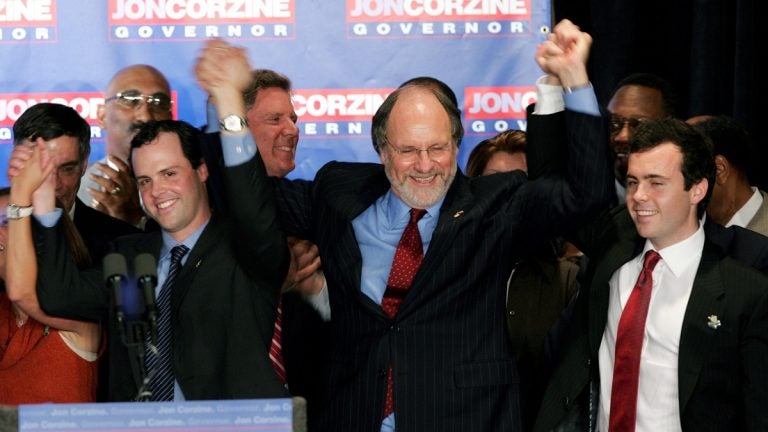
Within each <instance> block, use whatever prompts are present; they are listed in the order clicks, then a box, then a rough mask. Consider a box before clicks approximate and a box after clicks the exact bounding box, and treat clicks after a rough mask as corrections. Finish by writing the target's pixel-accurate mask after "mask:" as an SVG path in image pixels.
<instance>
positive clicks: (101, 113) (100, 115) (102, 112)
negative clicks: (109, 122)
mask: <svg viewBox="0 0 768 432" xmlns="http://www.w3.org/2000/svg"><path fill="white" fill-rule="evenodd" d="M106 106H107V103H106V102H104V103H103V104H101V105H99V108H98V109H97V110H96V118H97V119H98V120H99V127H100V128H102V129H104V118H105V117H106V116H107V110H106Z"/></svg>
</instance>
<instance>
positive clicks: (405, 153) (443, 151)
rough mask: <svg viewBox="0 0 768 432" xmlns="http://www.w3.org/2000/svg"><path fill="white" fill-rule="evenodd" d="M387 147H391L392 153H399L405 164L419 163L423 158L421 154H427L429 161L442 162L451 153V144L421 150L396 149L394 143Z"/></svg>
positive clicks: (414, 148) (409, 148) (412, 148)
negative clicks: (420, 158)
mask: <svg viewBox="0 0 768 432" xmlns="http://www.w3.org/2000/svg"><path fill="white" fill-rule="evenodd" d="M387 145H388V146H389V147H391V148H392V151H394V152H395V153H397V154H398V155H399V156H400V158H401V159H402V160H403V161H404V162H415V161H417V160H418V159H419V157H420V156H421V152H426V153H427V157H428V158H429V160H431V161H434V162H439V161H441V160H442V159H443V158H445V157H446V156H448V154H450V153H451V146H450V144H436V145H433V146H430V147H428V148H425V149H420V148H416V147H405V148H398V147H395V145H394V144H392V143H387Z"/></svg>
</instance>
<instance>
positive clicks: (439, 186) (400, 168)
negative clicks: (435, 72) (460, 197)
mask: <svg viewBox="0 0 768 432" xmlns="http://www.w3.org/2000/svg"><path fill="white" fill-rule="evenodd" d="M386 135H387V142H388V143H387V145H384V146H383V147H382V148H381V153H380V157H381V162H382V163H383V164H384V169H385V172H386V174H387V178H389V182H390V183H391V185H392V190H393V192H394V193H395V195H397V196H398V197H399V198H400V199H401V200H403V202H405V203H406V204H407V205H408V206H410V207H412V208H419V209H425V208H428V207H431V206H433V205H435V204H436V203H437V202H438V201H440V200H441V199H442V198H443V197H444V196H445V194H446V193H447V192H448V188H450V186H451V182H453V178H454V176H455V175H456V169H457V165H456V154H457V153H458V148H457V146H456V143H454V141H453V138H452V136H451V123H450V119H449V117H448V113H447V112H446V111H445V108H443V106H442V105H441V104H440V102H439V101H438V100H437V98H436V97H435V95H434V94H433V93H432V92H430V91H428V90H425V89H422V88H418V87H413V88H410V89H407V90H405V91H404V92H403V93H402V94H401V95H400V96H399V98H398V99H397V102H395V105H394V106H393V107H392V112H391V113H390V115H389V120H388V122H387V128H386ZM395 149H400V150H401V151H402V150H404V149H416V152H415V153H416V154H415V157H413V155H412V156H410V157H409V156H406V155H405V154H403V153H402V152H401V153H398V152H397V151H395ZM426 149H444V151H440V152H435V154H429V153H428V152H426V151H421V150H426ZM438 153H439V156H438V155H437V154H438Z"/></svg>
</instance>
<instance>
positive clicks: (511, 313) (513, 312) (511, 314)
mask: <svg viewBox="0 0 768 432" xmlns="http://www.w3.org/2000/svg"><path fill="white" fill-rule="evenodd" d="M508 313H509V316H511V317H513V316H515V315H517V312H515V311H513V310H511V311H509V312H508Z"/></svg>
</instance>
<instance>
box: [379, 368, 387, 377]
mask: <svg viewBox="0 0 768 432" xmlns="http://www.w3.org/2000/svg"><path fill="white" fill-rule="evenodd" d="M377 375H378V376H379V378H386V377H387V370H386V369H379V370H378V372H377Z"/></svg>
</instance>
